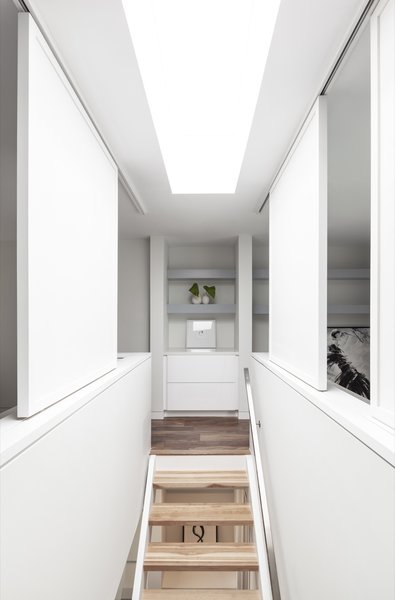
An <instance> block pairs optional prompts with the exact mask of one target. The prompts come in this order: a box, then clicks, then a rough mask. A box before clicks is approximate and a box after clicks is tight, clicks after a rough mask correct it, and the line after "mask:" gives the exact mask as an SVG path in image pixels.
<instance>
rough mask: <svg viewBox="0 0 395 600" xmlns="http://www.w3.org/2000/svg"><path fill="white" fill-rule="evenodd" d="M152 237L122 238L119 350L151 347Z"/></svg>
mask: <svg viewBox="0 0 395 600" xmlns="http://www.w3.org/2000/svg"><path fill="white" fill-rule="evenodd" d="M149 278H150V269H149V239H148V238H147V239H133V240H121V239H120V240H119V245H118V351H119V352H148V351H149V311H150V295H149V294H150V285H149Z"/></svg>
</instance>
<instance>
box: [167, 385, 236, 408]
mask: <svg viewBox="0 0 395 600" xmlns="http://www.w3.org/2000/svg"><path fill="white" fill-rule="evenodd" d="M237 394H238V386H237V383H169V384H168V385H167V410H237V409H238V397H237Z"/></svg>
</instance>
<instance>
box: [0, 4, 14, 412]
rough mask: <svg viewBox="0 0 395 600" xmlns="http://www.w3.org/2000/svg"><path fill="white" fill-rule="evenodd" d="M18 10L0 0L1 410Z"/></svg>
mask: <svg viewBox="0 0 395 600" xmlns="http://www.w3.org/2000/svg"><path fill="white" fill-rule="evenodd" d="M16 119H17V10H16V8H15V6H14V4H13V2H12V0H0V410H3V409H6V408H9V407H11V406H14V405H15V404H16Z"/></svg>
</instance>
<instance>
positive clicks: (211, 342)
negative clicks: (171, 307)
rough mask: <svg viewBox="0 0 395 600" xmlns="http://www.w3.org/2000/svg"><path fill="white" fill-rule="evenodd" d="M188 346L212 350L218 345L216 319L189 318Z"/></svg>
mask: <svg viewBox="0 0 395 600" xmlns="http://www.w3.org/2000/svg"><path fill="white" fill-rule="evenodd" d="M186 347H187V348H202V349H208V350H212V349H214V348H216V347H217V335H216V323H215V320H214V319H205V320H204V321H203V320H201V319H200V320H195V319H188V320H187V340H186Z"/></svg>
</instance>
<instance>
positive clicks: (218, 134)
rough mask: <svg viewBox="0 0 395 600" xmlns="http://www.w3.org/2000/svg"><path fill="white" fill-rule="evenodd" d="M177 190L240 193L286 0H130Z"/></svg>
mask: <svg viewBox="0 0 395 600" xmlns="http://www.w3.org/2000/svg"><path fill="white" fill-rule="evenodd" d="M122 1H123V6H124V10H125V14H126V19H127V22H128V26H129V30H130V33H131V37H132V41H133V45H134V49H135V52H136V57H137V61H138V64H139V68H140V73H141V77H142V80H143V83H144V88H145V92H146V95H147V100H148V104H149V107H150V110H151V114H152V119H153V122H154V126H155V129H156V133H157V137H158V141H159V145H160V148H161V152H162V156H163V161H164V164H165V167H166V171H167V176H168V178H169V183H170V187H171V191H172V193H173V194H212V193H218V194H232V193H234V192H235V191H236V186H237V181H238V178H239V173H240V169H241V164H242V161H243V157H244V153H245V149H246V145H247V140H248V136H249V132H250V129H251V124H252V119H253V116H254V112H255V107H256V103H257V99H258V94H259V90H260V86H261V82H262V77H263V72H264V69H265V64H266V59H267V55H268V52H269V47H270V42H271V39H272V34H273V30H274V25H275V21H276V18H277V13H278V8H279V4H280V0H122Z"/></svg>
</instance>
